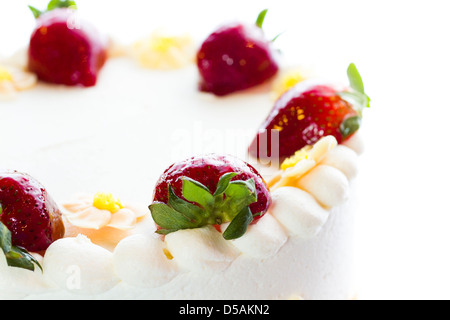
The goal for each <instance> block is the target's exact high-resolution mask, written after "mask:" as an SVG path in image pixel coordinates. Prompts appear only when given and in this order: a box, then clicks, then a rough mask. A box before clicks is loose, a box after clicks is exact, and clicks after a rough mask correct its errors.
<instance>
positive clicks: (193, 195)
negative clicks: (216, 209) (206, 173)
mask: <svg viewBox="0 0 450 320" xmlns="http://www.w3.org/2000/svg"><path fill="white" fill-rule="evenodd" d="M181 179H182V180H183V197H184V198H185V199H186V200H188V201H191V202H195V203H198V204H199V205H201V206H202V207H204V208H205V207H208V206H209V205H210V204H211V203H213V202H214V197H213V195H212V194H211V192H210V191H209V189H208V188H207V187H205V186H204V185H203V184H201V183H200V182H198V181H195V180H193V179H191V178H188V177H182V178H181Z"/></svg>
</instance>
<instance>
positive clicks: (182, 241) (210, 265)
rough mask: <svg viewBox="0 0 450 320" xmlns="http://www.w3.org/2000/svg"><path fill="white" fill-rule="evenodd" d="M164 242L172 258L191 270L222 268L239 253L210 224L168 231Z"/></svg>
mask: <svg viewBox="0 0 450 320" xmlns="http://www.w3.org/2000/svg"><path fill="white" fill-rule="evenodd" d="M166 243H167V249H168V250H169V252H170V253H171V254H172V255H173V256H174V260H175V261H177V263H178V264H179V265H181V266H183V267H184V268H187V269H188V270H193V271H208V270H215V271H217V270H223V269H225V268H226V267H228V265H229V264H230V263H231V262H232V261H233V260H234V259H235V258H236V257H237V256H238V255H239V251H237V250H236V249H235V248H234V247H233V246H232V245H231V244H230V243H229V242H227V241H225V240H224V239H223V237H222V234H221V233H219V232H218V231H217V230H216V229H215V228H214V227H212V226H207V227H203V228H198V229H190V230H189V229H188V230H180V231H177V232H174V233H170V234H168V235H167V236H166Z"/></svg>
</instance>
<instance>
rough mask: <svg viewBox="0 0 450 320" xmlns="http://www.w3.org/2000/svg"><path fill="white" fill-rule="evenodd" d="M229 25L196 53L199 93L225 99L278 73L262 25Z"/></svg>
mask: <svg viewBox="0 0 450 320" xmlns="http://www.w3.org/2000/svg"><path fill="white" fill-rule="evenodd" d="M266 12H267V10H265V11H263V12H262V13H261V14H260V15H259V17H258V20H257V23H256V24H253V25H243V24H231V25H226V26H223V27H221V28H219V29H218V30H216V31H215V32H213V33H212V34H211V35H210V36H209V37H208V38H207V39H206V40H205V41H204V42H203V44H202V46H201V48H200V50H199V51H198V53H197V67H198V70H199V73H200V77H201V81H200V90H201V91H205V92H211V93H213V94H215V95H217V96H224V95H227V94H230V93H233V92H236V91H240V90H244V89H248V88H251V87H254V86H256V85H259V84H261V83H263V82H265V81H267V80H269V79H270V78H272V77H273V76H274V75H275V74H276V73H277V72H278V69H279V67H278V64H277V62H276V59H275V55H274V52H273V49H272V47H271V45H272V44H271V42H270V41H268V40H266V38H265V36H264V33H263V31H262V23H263V20H264V17H265V14H266Z"/></svg>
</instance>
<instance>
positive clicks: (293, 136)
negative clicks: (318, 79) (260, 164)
mask: <svg viewBox="0 0 450 320" xmlns="http://www.w3.org/2000/svg"><path fill="white" fill-rule="evenodd" d="M356 114H357V113H356V111H355V109H354V108H353V107H352V105H351V104H350V103H348V102H347V101H345V100H343V99H342V98H341V97H340V96H339V94H338V92H337V91H336V89H335V88H332V87H330V86H326V85H317V86H314V87H311V88H309V89H307V90H301V91H298V90H297V91H296V88H294V89H292V91H291V92H288V93H286V94H285V96H283V97H281V98H280V99H279V100H278V101H277V102H276V104H275V106H274V108H273V109H272V111H271V112H270V114H269V116H268V117H267V119H266V120H265V122H264V123H263V124H262V125H261V127H260V129H259V131H258V134H257V135H256V137H255V139H254V140H253V142H252V144H251V146H250V148H249V151H250V153H251V155H252V156H254V157H258V158H259V157H260V156H261V155H267V156H269V157H270V156H271V155H272V152H273V151H274V150H276V149H275V148H277V146H272V139H271V138H272V132H271V130H276V131H277V132H278V133H279V157H280V159H281V160H283V159H285V158H286V157H289V156H292V155H293V154H294V153H295V152H296V151H298V150H300V149H301V148H303V147H305V146H306V145H312V144H314V143H315V142H317V141H318V140H319V139H320V138H322V137H323V136H327V135H332V136H334V137H335V138H336V139H337V141H338V143H341V142H342V140H343V139H342V134H341V132H340V125H341V123H342V121H344V120H345V119H346V118H347V117H350V116H354V115H356ZM262 135H267V136H264V138H266V137H267V144H266V147H267V153H266V150H260V147H265V146H264V143H261V146H260V145H259V144H260V140H261V141H265V140H263V139H262Z"/></svg>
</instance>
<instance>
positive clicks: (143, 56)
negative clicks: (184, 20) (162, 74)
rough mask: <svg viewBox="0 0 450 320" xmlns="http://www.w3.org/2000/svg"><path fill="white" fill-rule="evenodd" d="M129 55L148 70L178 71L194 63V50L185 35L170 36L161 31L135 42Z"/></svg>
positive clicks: (192, 44)
mask: <svg viewBox="0 0 450 320" xmlns="http://www.w3.org/2000/svg"><path fill="white" fill-rule="evenodd" d="M131 55H132V56H133V57H134V58H135V59H136V60H137V61H138V62H139V63H140V65H141V66H143V67H145V68H149V69H166V70H167V69H178V68H182V67H185V66H187V65H189V64H190V63H193V62H194V57H195V48H194V43H193V40H192V38H191V37H190V36H189V35H187V34H183V35H172V34H168V33H164V32H162V31H155V32H153V33H152V34H151V35H150V37H148V38H145V39H142V40H139V41H137V42H136V43H135V44H134V45H133V46H132V48H131Z"/></svg>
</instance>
